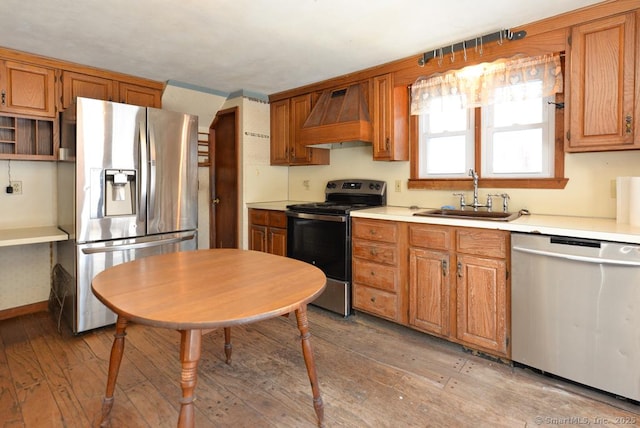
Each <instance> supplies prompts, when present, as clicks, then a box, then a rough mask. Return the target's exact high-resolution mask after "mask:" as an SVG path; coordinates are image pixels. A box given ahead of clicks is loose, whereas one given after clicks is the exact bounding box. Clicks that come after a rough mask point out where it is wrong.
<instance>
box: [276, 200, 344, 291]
mask: <svg viewBox="0 0 640 428" xmlns="http://www.w3.org/2000/svg"><path fill="white" fill-rule="evenodd" d="M287 218H288V219H287V257H291V258H294V259H298V260H302V261H304V262H307V263H311V264H312V265H315V266H317V267H318V268H320V269H321V270H322V271H323V272H324V274H325V275H326V276H327V277H328V278H333V279H337V280H341V281H351V227H350V221H349V216H348V215H327V214H307V213H298V212H293V211H287Z"/></svg>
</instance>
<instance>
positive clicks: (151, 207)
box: [147, 124, 157, 233]
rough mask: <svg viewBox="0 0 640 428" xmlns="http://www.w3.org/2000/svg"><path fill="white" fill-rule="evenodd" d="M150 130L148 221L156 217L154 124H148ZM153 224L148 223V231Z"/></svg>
mask: <svg viewBox="0 0 640 428" xmlns="http://www.w3.org/2000/svg"><path fill="white" fill-rule="evenodd" d="M147 127H148V129H149V130H148V132H149V163H148V165H149V174H148V175H147V176H148V177H149V187H148V191H147V192H148V193H147V198H149V200H148V203H147V221H148V222H149V223H150V222H152V221H153V220H155V218H156V211H155V206H156V159H157V157H156V148H157V147H156V137H155V135H154V129H153V127H152V126H150V125H149V124H147ZM151 229H152V225H151V224H147V231H148V232H147V233H151V231H150V230H151Z"/></svg>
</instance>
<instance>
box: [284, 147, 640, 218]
mask: <svg viewBox="0 0 640 428" xmlns="http://www.w3.org/2000/svg"><path fill="white" fill-rule="evenodd" d="M409 174H410V170H409V162H374V161H373V160H372V148H371V147H370V146H366V147H352V148H341V149H332V150H331V165H329V166H303V167H290V168H289V198H290V199H295V200H323V199H324V186H325V184H326V182H327V180H331V179H339V178H373V179H378V180H385V181H386V182H387V185H388V186H389V188H388V195H387V203H388V205H397V206H411V205H417V206H419V207H425V208H438V207H440V206H442V205H455V206H457V205H458V201H459V199H458V198H457V197H455V196H453V195H452V193H453V191H442V190H408V189H407V180H408V178H409ZM565 176H566V177H567V178H569V183H568V184H567V186H566V188H565V189H562V190H542V189H497V190H499V191H500V193H504V192H506V193H508V194H509V196H510V197H511V200H510V210H511V211H515V210H519V209H521V208H527V209H529V210H530V211H531V213H534V214H552V215H553V214H555V215H569V216H588V217H604V218H615V216H616V212H615V211H616V199H615V178H616V177H617V176H640V151H637V150H635V151H621V152H599V153H574V154H569V153H567V154H566V155H565ZM304 180H309V188H308V189H307V188H306V187H305V186H304V185H303V181H304ZM396 180H400V181H401V183H402V190H401V192H399V193H398V192H396V191H395V182H396ZM467 193H469V194H470V193H471V192H467ZM487 193H498V191H496V190H495V189H481V190H480V196H481V197H482V199H484V197H485V195H486V194H487Z"/></svg>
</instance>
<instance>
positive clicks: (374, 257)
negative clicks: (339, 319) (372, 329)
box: [351, 218, 408, 324]
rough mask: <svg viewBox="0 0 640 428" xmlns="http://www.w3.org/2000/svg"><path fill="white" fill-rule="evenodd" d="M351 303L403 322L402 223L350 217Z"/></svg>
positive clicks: (383, 316) (364, 310)
mask: <svg viewBox="0 0 640 428" xmlns="http://www.w3.org/2000/svg"><path fill="white" fill-rule="evenodd" d="M351 221H352V223H351V227H352V246H353V251H352V252H353V265H352V268H353V275H352V277H353V307H354V308H355V309H357V310H361V311H363V312H367V313H370V314H373V315H377V316H380V317H382V318H386V319H389V320H392V321H395V322H398V323H401V324H406V323H407V297H408V295H407V290H406V283H407V281H406V275H407V269H406V235H407V233H406V230H407V225H406V224H405V223H398V222H392V221H385V220H369V219H360V218H353V219H352V220H351Z"/></svg>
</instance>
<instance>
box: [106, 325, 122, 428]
mask: <svg viewBox="0 0 640 428" xmlns="http://www.w3.org/2000/svg"><path fill="white" fill-rule="evenodd" d="M126 328H127V320H126V319H125V318H123V317H122V316H120V315H118V320H117V321H116V332H115V334H114V340H113V345H112V346H111V356H110V358H109V373H108V375H107V391H106V393H105V395H104V399H103V400H102V420H101V421H100V426H101V427H106V426H109V414H110V413H111V408H112V407H113V392H114V390H115V389H116V380H117V379H118V372H119V371H120V363H121V362H122V353H123V352H124V337H125V336H126V335H127V333H126V332H125V330H126Z"/></svg>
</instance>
